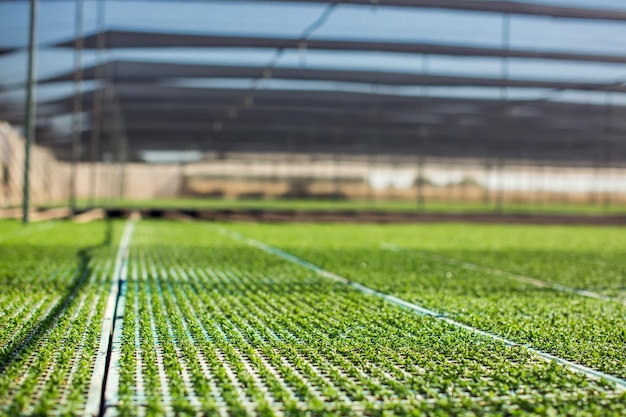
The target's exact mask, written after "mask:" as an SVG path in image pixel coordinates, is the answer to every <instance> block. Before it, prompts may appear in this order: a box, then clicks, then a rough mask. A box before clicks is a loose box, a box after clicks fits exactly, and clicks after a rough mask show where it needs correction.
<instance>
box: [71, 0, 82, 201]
mask: <svg viewBox="0 0 626 417" xmlns="http://www.w3.org/2000/svg"><path fill="white" fill-rule="evenodd" d="M83 9H84V0H76V17H75V19H76V28H75V31H76V46H75V50H74V107H73V111H72V166H71V170H70V208H71V210H72V213H75V212H76V171H77V163H78V159H79V158H80V154H81V139H82V132H81V130H82V128H81V127H82V126H81V112H82V99H83V97H82V91H81V82H82V78H83V63H82V52H83V44H84V39H83V11H84V10H83Z"/></svg>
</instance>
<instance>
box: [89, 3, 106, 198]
mask: <svg viewBox="0 0 626 417" xmlns="http://www.w3.org/2000/svg"><path fill="white" fill-rule="evenodd" d="M97 2H98V3H97V7H98V9H97V12H96V14H97V21H98V23H97V27H98V29H97V30H98V39H97V44H98V45H97V48H98V51H97V55H96V65H97V66H96V74H95V75H96V77H95V78H96V80H97V81H98V82H100V85H99V86H98V88H97V90H96V91H95V93H94V98H93V100H94V102H93V111H92V117H91V145H90V151H91V156H90V161H91V172H90V181H89V183H90V184H89V207H91V208H93V207H94V206H95V202H96V196H97V187H98V181H97V179H98V163H100V162H101V158H98V155H99V153H100V142H101V137H100V136H101V134H102V108H103V101H104V88H105V85H104V82H102V81H103V78H104V76H103V75H104V74H103V67H102V66H103V65H104V62H103V60H102V51H103V49H104V46H105V33H104V22H105V20H104V19H105V10H106V9H105V0H97Z"/></svg>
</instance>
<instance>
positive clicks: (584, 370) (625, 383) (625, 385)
mask: <svg viewBox="0 0 626 417" xmlns="http://www.w3.org/2000/svg"><path fill="white" fill-rule="evenodd" d="M218 230H219V232H220V233H221V234H223V235H225V236H228V237H230V238H232V239H234V240H237V241H240V242H243V243H246V244H248V245H250V246H253V247H255V248H258V249H261V250H262V251H265V252H267V253H271V254H273V255H276V256H278V257H280V258H283V259H285V260H288V261H290V262H293V263H295V264H297V265H300V266H302V267H304V268H307V269H309V270H311V271H314V272H316V273H318V274H320V275H321V276H324V277H326V278H329V279H332V280H334V281H337V282H340V283H342V284H345V285H348V286H350V287H352V288H354V289H356V290H357V291H360V292H361V293H363V294H367V295H371V296H374V297H379V298H382V299H384V300H386V301H388V302H390V303H392V304H395V305H397V306H400V307H402V308H405V309H408V310H411V311H414V312H416V313H419V314H422V315H426V316H430V317H434V318H436V319H438V320H441V321H443V322H446V323H448V324H450V325H452V326H456V327H459V328H462V329H465V330H467V331H469V332H472V333H475V334H479V335H481V336H485V337H487V338H490V339H493V340H497V341H499V342H502V343H504V344H505V345H507V346H511V347H514V346H517V347H522V348H525V349H526V350H528V351H529V352H531V353H533V354H534V355H536V356H538V357H540V358H543V359H545V360H547V361H555V362H556V363H558V364H560V365H563V366H565V367H567V368H569V369H570V370H572V371H574V372H578V373H580V374H583V375H586V376H587V377H589V378H592V379H595V380H597V379H604V380H606V381H609V382H612V383H613V384H615V385H616V387H617V389H619V390H622V391H624V390H626V380H624V379H621V378H617V377H614V376H612V375H609V374H605V373H604V372H600V371H596V370H595V369H592V368H589V367H587V366H584V365H579V364H577V363H574V362H571V361H568V360H567V359H563V358H560V357H558V356H555V355H552V354H550V353H547V352H543V351H541V350H538V349H535V348H533V347H532V346H530V345H525V344H521V343H517V342H514V341H512V340H509V339H506V338H504V337H502V336H499V335H497V334H493V333H489V332H486V331H484V330H480V329H478V328H476V327H472V326H469V325H467V324H463V323H461V322H458V321H456V320H453V319H450V318H448V317H445V316H444V315H442V314H440V313H437V312H435V311H433V310H429V309H427V308H425V307H422V306H419V305H417V304H413V303H410V302H408V301H405V300H403V299H401V298H398V297H395V296H393V295H389V294H385V293H383V292H380V291H377V290H374V289H372V288H369V287H366V286H365V285H362V284H359V283H357V282H354V281H351V280H349V279H348V278H345V277H342V276H340V275H337V274H335V273H333V272H330V271H327V270H325V269H323V268H321V267H319V266H317V265H314V264H312V263H310V262H307V261H305V260H304V259H301V258H298V257H297V256H295V255H292V254H290V253H288V252H285V251H283V250H281V249H278V248H276V247H274V246H271V245H268V244H266V243H264V242H261V241H258V240H255V239H252V238H249V237H247V236H244V235H242V234H240V233H237V232H233V231H230V230H228V229H225V228H223V227H219V228H218Z"/></svg>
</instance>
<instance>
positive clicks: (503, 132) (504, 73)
mask: <svg viewBox="0 0 626 417" xmlns="http://www.w3.org/2000/svg"><path fill="white" fill-rule="evenodd" d="M510 41H511V16H510V15H509V14H506V13H505V14H503V15H502V49H503V50H504V53H503V54H502V59H501V61H500V71H501V81H502V84H501V87H500V99H501V106H502V108H501V112H500V113H501V115H500V117H501V119H500V123H499V125H500V126H499V128H500V140H506V139H507V136H508V135H507V133H508V132H507V130H508V129H507V127H508V126H507V123H506V118H507V114H508V111H507V99H508V94H507V93H508V88H507V81H508V78H509V48H510V43H511V42H510ZM498 162H499V163H498V166H499V168H500V169H499V174H500V184H499V187H498V188H497V190H496V212H497V213H502V210H503V209H504V178H503V175H504V166H505V161H504V156H502V157H501V158H500V159H499V161H498Z"/></svg>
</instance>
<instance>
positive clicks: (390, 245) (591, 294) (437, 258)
mask: <svg viewBox="0 0 626 417" xmlns="http://www.w3.org/2000/svg"><path fill="white" fill-rule="evenodd" d="M380 247H381V248H382V249H386V250H390V251H394V252H398V251H402V250H411V251H412V253H414V254H416V255H418V256H421V257H423V258H429V259H432V260H435V261H439V262H445V263H447V264H450V265H457V266H461V267H463V268H465V269H471V270H473V271H479V272H487V273H489V274H491V275H496V276H499V277H505V278H510V279H513V280H515V281H519V282H523V283H526V284H531V285H534V286H536V287H541V288H550V289H552V290H555V291H559V292H566V293H570V294H576V295H580V296H582V297H588V298H595V299H596V300H603V301H616V302H618V303H622V304H625V305H626V300H621V299H619V298H615V297H609V296H607V295H602V294H598V293H595V292H593V291H588V290H581V289H578V288H574V287H568V286H567V285H561V284H555V283H553V282H548V281H543V280H540V279H537V278H532V277H527V276H525V275H519V274H514V273H512V272H507V271H503V270H501V269H496V268H490V267H488V266H482V265H478V264H474V263H471V262H466V261H462V260H459V259H454V258H450V257H447V256H443V255H439V254H435V253H430V252H426V251H422V250H418V249H412V248H405V247H402V246H399V245H395V244H393V243H387V242H383V243H381V244H380Z"/></svg>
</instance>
